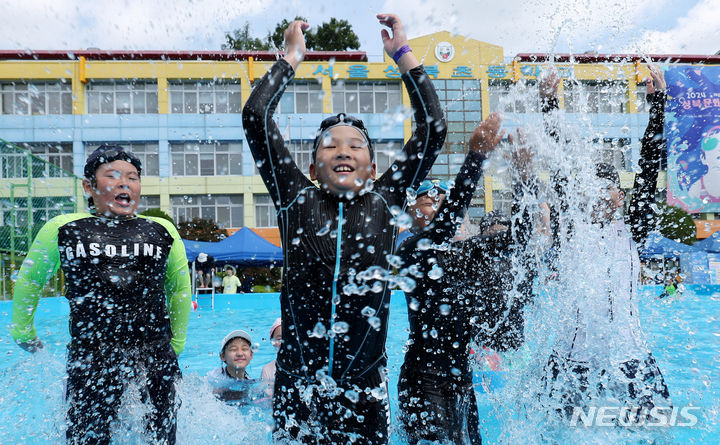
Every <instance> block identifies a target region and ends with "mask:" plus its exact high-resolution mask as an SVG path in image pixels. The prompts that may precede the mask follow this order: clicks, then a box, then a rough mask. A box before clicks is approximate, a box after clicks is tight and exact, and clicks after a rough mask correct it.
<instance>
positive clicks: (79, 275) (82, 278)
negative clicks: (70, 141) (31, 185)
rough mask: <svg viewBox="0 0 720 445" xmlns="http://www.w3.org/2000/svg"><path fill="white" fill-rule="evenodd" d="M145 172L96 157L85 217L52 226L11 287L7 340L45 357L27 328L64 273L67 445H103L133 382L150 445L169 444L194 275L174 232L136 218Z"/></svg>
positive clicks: (131, 160) (130, 160) (126, 161)
mask: <svg viewBox="0 0 720 445" xmlns="http://www.w3.org/2000/svg"><path fill="white" fill-rule="evenodd" d="M141 170H142V166H141V163H140V161H139V160H138V158H137V157H135V155H133V154H132V153H131V152H129V151H127V150H125V149H124V148H123V147H120V146H113V145H102V146H100V147H98V148H97V149H96V150H95V151H94V152H93V153H92V154H91V155H90V157H89V158H88V160H87V163H86V164H85V179H84V180H83V187H84V188H85V192H86V193H87V195H88V204H89V207H90V213H73V214H69V215H62V216H58V217H55V218H53V219H52V220H50V221H48V222H47V223H46V224H45V225H44V226H43V227H42V229H41V230H40V232H39V233H38V235H37V237H36V238H35V241H34V242H33V245H32V247H31V249H30V251H29V252H28V256H27V258H26V260H25V262H24V263H23V265H22V267H21V269H20V273H19V276H18V280H17V282H16V284H15V290H14V295H13V314H12V326H11V329H10V331H11V334H12V336H13V338H14V339H15V341H16V342H18V344H19V345H20V346H21V347H22V348H23V349H26V350H28V351H30V352H35V351H36V350H37V349H38V348H42V347H43V344H42V342H41V341H40V339H39V338H38V336H37V333H36V331H35V328H34V326H33V319H34V313H35V310H36V308H37V304H38V300H39V298H40V295H41V293H42V289H43V288H44V286H45V284H46V282H47V281H48V279H49V278H50V277H52V276H53V275H54V274H55V272H56V271H57V270H58V268H62V269H63V272H64V273H65V277H66V283H67V285H66V286H67V288H66V294H65V297H66V298H67V299H68V300H69V302H70V337H71V341H70V343H69V344H68V354H67V373H68V380H67V390H66V398H67V402H68V411H67V424H68V427H67V432H66V437H67V441H68V443H73V444H76V443H82V444H84V443H93V444H95V443H109V442H110V439H111V438H110V423H111V422H112V420H113V418H114V417H115V415H116V413H117V409H118V407H119V405H120V401H121V398H122V395H123V393H124V391H125V388H126V387H127V384H128V383H129V382H130V381H135V382H137V383H138V384H139V386H140V388H141V392H142V394H143V395H144V398H145V400H146V402H149V405H150V413H149V415H148V417H147V425H146V426H147V432H148V434H149V435H150V437H151V438H152V440H153V441H154V442H156V443H174V442H175V430H176V412H177V403H176V400H175V381H176V380H177V379H178V378H179V377H180V368H179V367H178V363H177V355H178V354H180V352H182V350H183V348H184V346H185V336H186V331H187V325H188V318H189V316H190V292H191V290H190V275H189V272H188V267H187V257H186V256H185V247H184V245H183V243H182V240H181V238H180V236H179V234H178V233H177V230H176V229H175V227H174V226H173V225H172V224H171V223H169V222H168V221H166V220H164V219H162V218H153V217H144V216H138V215H136V214H135V212H136V210H137V206H138V202H139V200H140V190H141V188H140V172H141ZM140 370H143V372H142V373H141V372H139V371H140Z"/></svg>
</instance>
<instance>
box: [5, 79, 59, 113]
mask: <svg viewBox="0 0 720 445" xmlns="http://www.w3.org/2000/svg"><path fill="white" fill-rule="evenodd" d="M0 93H1V94H0V110H2V114H24V115H35V114H36V115H43V114H72V86H71V85H70V83H69V82H68V83H65V82H32V83H27V82H3V83H0Z"/></svg>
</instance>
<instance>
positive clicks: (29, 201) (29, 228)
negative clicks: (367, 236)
mask: <svg viewBox="0 0 720 445" xmlns="http://www.w3.org/2000/svg"><path fill="white" fill-rule="evenodd" d="M27 177H28V180H27V208H28V226H27V231H28V232H27V252H28V253H30V246H31V245H32V242H33V227H34V226H35V224H34V221H33V214H32V193H30V190H32V155H31V154H30V152H28V154H27Z"/></svg>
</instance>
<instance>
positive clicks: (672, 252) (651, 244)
mask: <svg viewBox="0 0 720 445" xmlns="http://www.w3.org/2000/svg"><path fill="white" fill-rule="evenodd" d="M698 250H699V249H698V248H697V244H696V245H695V246H688V245H687V244H683V243H679V242H677V241H673V240H671V239H670V238H665V237H664V236H662V235H660V234H659V233H657V232H651V233H650V234H649V235H648V237H647V240H646V241H645V246H644V248H643V249H642V251H641V252H640V256H642V257H643V258H650V257H679V256H680V255H681V254H684V253H692V252H697V251H698Z"/></svg>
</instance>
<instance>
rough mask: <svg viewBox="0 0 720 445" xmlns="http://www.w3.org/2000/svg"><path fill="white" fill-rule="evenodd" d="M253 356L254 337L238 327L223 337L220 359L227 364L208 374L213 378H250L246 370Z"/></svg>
mask: <svg viewBox="0 0 720 445" xmlns="http://www.w3.org/2000/svg"><path fill="white" fill-rule="evenodd" d="M252 358H253V350H252V339H251V338H250V334H248V333H247V332H245V331H243V330H242V329H236V330H234V331H232V332H230V333H229V334H228V335H226V336H225V338H223V341H222V347H221V348H220V360H222V361H223V363H225V366H221V367H219V368H216V369H214V370H212V371H210V373H209V374H208V377H211V378H216V379H217V378H222V377H225V378H230V379H235V380H250V376H248V373H247V371H246V370H245V369H246V368H247V367H248V365H249V364H250V360H252Z"/></svg>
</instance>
